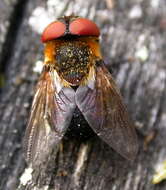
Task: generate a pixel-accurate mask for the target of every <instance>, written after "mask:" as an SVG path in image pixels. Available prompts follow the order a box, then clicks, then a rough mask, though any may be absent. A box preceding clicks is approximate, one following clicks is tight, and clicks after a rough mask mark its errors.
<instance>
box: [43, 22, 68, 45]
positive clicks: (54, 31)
mask: <svg viewBox="0 0 166 190" xmlns="http://www.w3.org/2000/svg"><path fill="white" fill-rule="evenodd" d="M65 31H66V26H65V24H64V23H62V22H59V21H56V22H52V23H51V24H49V25H48V26H47V27H46V28H45V30H44V32H43V34H42V36H41V40H42V42H46V41H48V40H53V39H56V38H59V37H61V36H63V35H64V34H65Z"/></svg>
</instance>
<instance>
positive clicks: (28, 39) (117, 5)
mask: <svg viewBox="0 0 166 190" xmlns="http://www.w3.org/2000/svg"><path fill="white" fill-rule="evenodd" d="M0 10H1V11H0V23H1V26H0V85H1V86H0V87H1V90H0V190H14V189H19V190H21V189H29V190H34V189H38V190H39V189H40V190H44V189H49V190H55V189H56V190H110V189H112V190H165V189H166V181H163V182H162V183H160V184H157V185H153V184H152V177H153V175H154V172H155V168H156V167H157V166H158V164H160V163H162V162H163V161H164V160H166V148H165V147H166V90H165V88H166V62H165V59H166V51H165V45H166V39H165V36H166V11H165V10H166V2H165V0H158V1H157V0H153V1H147V0H142V1H138V0H124V1H121V0H117V1H114V0H106V1H104V0H103V1H101V0H89V1H83V0H78V1H74V0H56V1H51V0H48V1H42V0H36V1H34V0H26V1H23V0H15V1H14V0H13V1H12V0H11V1H5V0H3V1H1V2H0ZM71 13H75V14H76V15H80V16H83V17H87V18H90V19H92V20H94V21H95V22H96V23H97V24H98V26H99V27H100V29H101V47H102V53H103V57H104V60H105V63H106V65H107V67H108V68H109V70H110V71H111V72H112V75H113V77H114V78H115V80H116V82H117V83H118V85H119V87H120V90H121V92H122V95H123V97H124V101H125V103H126V105H127V108H128V110H129V113H130V115H131V117H132V119H133V121H134V123H135V125H136V126H137V128H138V130H137V131H138V139H139V152H138V155H137V158H136V160H135V161H134V162H133V163H131V162H129V161H127V160H125V159H123V158H122V157H121V156H120V155H119V154H117V153H116V152H115V151H113V150H112V149H111V148H110V147H109V146H108V145H107V144H105V143H104V142H103V141H102V140H101V139H99V138H98V137H97V136H96V135H95V134H94V135H93V136H92V137H91V138H90V139H88V140H86V141H85V140H78V139H75V138H72V137H65V138H64V139H63V141H62V143H61V144H60V146H59V149H58V151H57V150H55V151H52V153H51V154H50V157H49V158H48V160H49V162H48V163H47V164H46V165H45V166H43V168H42V169H43V171H44V172H42V170H40V168H38V169H36V171H34V172H32V173H33V175H32V176H33V179H32V180H31V182H28V183H26V181H27V179H28V177H29V176H31V175H30V174H31V170H30V169H28V170H25V168H26V163H25V160H24V157H23V149H22V142H23V137H24V132H25V128H26V123H27V119H28V115H29V111H30V107H31V103H32V98H33V95H34V89H35V84H36V81H37V78H38V76H39V74H38V73H36V72H34V66H35V63H36V62H37V61H39V60H41V61H42V60H43V54H42V51H43V45H42V43H41V42H40V35H39V34H38V33H37V32H36V31H39V30H41V28H40V27H41V26H42V25H43V24H45V22H47V19H45V18H47V17H46V16H47V15H49V16H50V17H49V19H50V21H52V20H54V19H56V18H57V17H59V16H62V15H69V14H71ZM51 19H52V20H51ZM75 118H76V119H75V120H73V121H72V123H71V126H70V127H71V128H72V127H76V126H75V125H76V123H77V124H82V122H83V121H82V119H80V118H77V114H76V116H75ZM83 125H84V124H83ZM149 134H151V135H152V136H154V138H153V139H152V140H151V141H148V140H147V138H146V137H147V136H148V135H149ZM153 134H155V135H153ZM145 139H146V142H147V141H148V142H149V143H148V144H147V143H145ZM25 173H26V174H25ZM22 175H24V176H25V178H24V179H23V180H22V181H21V182H20V178H21V176H22ZM21 179H22V178H21ZM32 181H33V182H32ZM23 182H25V184H24V185H23Z"/></svg>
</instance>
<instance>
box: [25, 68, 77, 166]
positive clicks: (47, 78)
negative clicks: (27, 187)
mask: <svg viewBox="0 0 166 190" xmlns="http://www.w3.org/2000/svg"><path fill="white" fill-rule="evenodd" d="M59 85H60V84H59V82H58V81H56V77H54V71H46V70H45V71H43V73H42V75H41V77H40V79H39V82H38V84H37V89H36V93H35V96H34V100H33V103H32V108H31V113H30V118H29V122H28V126H27V129H26V133H25V142H24V145H25V152H26V159H27V161H28V162H29V163H32V164H35V165H39V163H42V162H44V160H45V159H47V156H48V155H49V154H50V152H51V150H52V149H53V148H54V147H55V146H56V145H57V144H58V143H59V141H60V140H61V139H62V137H63V135H64V133H65V131H66V128H67V127H68V125H69V124H70V120H71V118H72V114H73V111H74V109H75V107H76V105H75V100H74V93H75V92H74V90H73V89H71V88H64V87H63V88H61V89H60V90H59ZM58 91H59V92H58Z"/></svg>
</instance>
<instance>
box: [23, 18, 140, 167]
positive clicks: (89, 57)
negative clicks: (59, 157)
mask: <svg viewBox="0 0 166 190" xmlns="http://www.w3.org/2000/svg"><path fill="white" fill-rule="evenodd" d="M99 35H100V31H99V28H98V27H97V26H96V24H95V23H94V22H92V21H90V20H88V19H86V18H81V17H77V16H64V17H61V18H59V19H58V20H57V21H55V22H53V23H51V24H49V25H48V26H47V27H46V29H45V30H44V32H43V34H42V42H43V43H44V44H45V50H44V63H43V65H44V67H43V71H42V74H41V77H40V79H39V81H38V84H37V88H36V92H35V96H34V100H33V103H32V108H31V113H30V118H29V122H28V126H27V129H26V135H25V149H26V159H27V161H28V163H32V164H36V163H35V162H37V160H40V161H42V160H44V159H46V157H47V153H48V152H47V150H48V149H49V148H50V147H52V146H55V145H58V144H59V142H60V141H61V139H62V138H63V136H64V134H65V132H66V130H67V127H68V126H69V124H70V121H71V118H72V115H73V112H74V110H75V109H76V107H78V109H79V110H80V111H81V113H82V114H83V116H84V118H85V120H86V121H87V122H88V124H89V126H90V127H91V128H92V129H93V131H94V132H95V133H96V134H97V135H98V136H99V137H100V138H101V139H102V140H103V141H105V142H106V143H107V144H108V145H110V146H111V147H112V148H113V149H114V150H116V151H117V152H118V153H119V154H121V155H122V156H123V157H125V158H127V159H129V160H133V159H134V158H135V156H136V153H137V149H138V146H137V137H136V133H135V130H134V127H133V124H132V122H131V121H130V119H129V116H128V113H127V111H126V107H125V106H124V104H123V100H122V97H121V95H120V92H119V90H118V88H117V86H116V84H115V82H114V80H113V78H112V76H111V74H110V73H109V71H108V70H107V69H106V67H105V66H104V61H103V58H102V55H101V52H100V44H99ZM73 87H76V88H75V90H74V89H73Z"/></svg>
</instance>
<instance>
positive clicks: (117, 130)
mask: <svg viewBox="0 0 166 190" xmlns="http://www.w3.org/2000/svg"><path fill="white" fill-rule="evenodd" d="M95 69H96V71H95V77H94V87H93V85H89V84H90V83H92V81H89V84H88V85H87V86H82V87H79V88H78V89H77V92H76V104H77V106H78V107H79V109H80V111H81V112H82V114H83V115H84V117H85V119H86V120H87V122H88V123H89V125H90V126H91V127H92V129H93V130H94V131H95V132H96V133H97V135H98V136H99V137H100V138H101V139H103V141H105V142H106V143H107V144H108V145H110V146H111V147H112V148H113V149H114V150H116V151H117V152H118V153H119V154H121V155H122V156H123V157H125V158H127V159H129V160H133V159H134V158H135V156H136V153H137V149H138V146H137V136H136V133H135V130H134V127H133V124H132V122H131V120H130V119H129V115H128V113H127V110H126V107H125V105H124V104H123V101H122V97H121V95H120V92H119V90H118V88H117V86H116V84H115V82H114V81H113V79H112V77H111V74H110V73H109V72H108V70H107V69H106V67H105V66H104V65H100V66H97V67H96V68H95Z"/></svg>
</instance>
